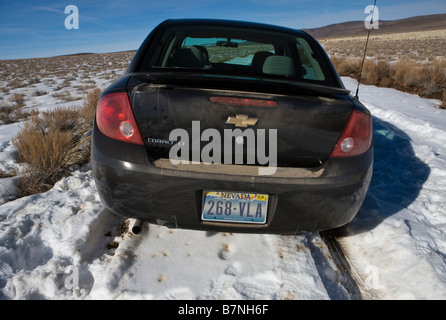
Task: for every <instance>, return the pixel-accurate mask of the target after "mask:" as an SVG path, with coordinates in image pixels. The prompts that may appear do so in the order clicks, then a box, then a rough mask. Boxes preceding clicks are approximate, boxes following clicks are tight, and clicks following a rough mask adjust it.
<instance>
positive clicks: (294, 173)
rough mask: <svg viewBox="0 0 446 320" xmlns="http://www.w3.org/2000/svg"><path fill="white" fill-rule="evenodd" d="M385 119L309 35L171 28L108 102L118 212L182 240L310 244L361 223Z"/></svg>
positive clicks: (109, 161) (103, 149)
mask: <svg viewBox="0 0 446 320" xmlns="http://www.w3.org/2000/svg"><path fill="white" fill-rule="evenodd" d="M372 140H373V138H372V117H371V114H370V112H369V111H368V110H367V109H366V108H365V107H364V106H363V105H362V104H361V103H360V102H359V101H358V100H357V99H356V98H355V97H353V96H352V95H351V94H350V92H349V91H347V90H346V89H345V87H344V85H343V83H342V81H341V79H340V78H339V76H338V74H337V72H336V70H335V69H334V67H333V65H332V64H331V62H330V59H329V58H328V57H327V55H326V54H325V52H324V50H323V49H322V48H321V46H320V45H319V44H318V43H317V41H316V40H315V39H313V38H312V37H311V36H310V35H308V34H307V33H305V32H303V31H299V30H294V29H289V28H284V27H279V26H271V25H266V24H259V23H251V22H241V21H229V20H208V19H185V20H167V21H165V22H163V23H161V24H160V25H159V26H157V27H156V28H155V29H154V30H153V31H152V32H151V33H150V34H149V35H148V37H147V38H146V39H145V41H144V42H143V44H142V45H141V47H140V48H139V50H138V51H137V53H136V55H135V56H134V58H133V60H132V62H131V63H130V65H129V67H128V69H127V70H126V72H125V74H124V76H122V77H121V78H120V79H118V80H117V81H115V82H114V83H112V84H111V85H110V86H109V87H108V88H107V89H106V90H105V91H104V92H103V94H102V96H101V98H100V100H99V103H98V106H97V113H96V120H95V125H94V131H93V144H92V166H93V174H94V178H95V182H96V186H97V190H98V192H99V195H100V197H101V199H102V202H103V203H104V205H105V207H106V208H107V209H108V210H110V211H112V212H114V213H116V214H119V215H122V216H125V217H130V218H135V219H138V220H141V221H146V222H149V223H155V224H160V225H164V226H167V227H169V228H187V229H197V230H211V231H225V232H252V233H276V234H296V233H302V232H313V231H321V230H326V229H332V228H336V227H339V226H342V225H345V224H347V223H348V222H350V221H351V220H352V219H353V218H354V217H355V215H356V214H357V212H358V210H359V208H360V207H361V205H362V203H363V200H364V198H365V195H366V193H367V190H368V187H369V184H370V180H371V176H372V167H373V141H372Z"/></svg>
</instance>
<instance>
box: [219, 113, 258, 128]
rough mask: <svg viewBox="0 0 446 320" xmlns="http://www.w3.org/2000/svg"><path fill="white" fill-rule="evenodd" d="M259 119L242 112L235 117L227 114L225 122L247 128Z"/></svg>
mask: <svg viewBox="0 0 446 320" xmlns="http://www.w3.org/2000/svg"><path fill="white" fill-rule="evenodd" d="M257 121H259V119H257V118H249V116H247V115H244V114H237V115H236V116H235V117H231V116H229V117H228V119H227V120H226V122H225V123H226V124H233V125H235V126H236V127H239V128H247V127H248V126H255V125H256V123H257Z"/></svg>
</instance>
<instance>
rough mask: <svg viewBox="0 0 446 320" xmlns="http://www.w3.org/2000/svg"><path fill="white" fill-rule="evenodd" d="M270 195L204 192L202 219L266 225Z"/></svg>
mask: <svg viewBox="0 0 446 320" xmlns="http://www.w3.org/2000/svg"><path fill="white" fill-rule="evenodd" d="M267 210H268V195H267V194H262V193H244V192H226V191H204V192H203V209H202V212H201V218H202V219H203V220H205V221H214V222H235V223H237V222H238V223H257V224H264V223H266V215H267Z"/></svg>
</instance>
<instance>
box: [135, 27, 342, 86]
mask: <svg viewBox="0 0 446 320" xmlns="http://www.w3.org/2000/svg"><path fill="white" fill-rule="evenodd" d="M158 39H159V41H158V43H157V44H156V45H155V46H154V47H156V50H155V52H154V51H153V50H149V51H150V58H148V59H146V60H145V65H144V66H142V67H143V69H144V70H141V71H149V70H166V71H189V72H190V71H193V72H198V73H209V74H225V75H236V76H254V77H261V78H277V79H281V80H293V81H296V80H297V81H308V82H313V83H318V84H325V85H334V84H335V82H334V81H333V79H332V78H331V77H330V73H329V72H328V70H327V66H326V65H325V60H324V58H323V55H322V54H321V52H319V50H320V48H319V47H316V46H312V45H311V44H310V43H309V42H308V41H307V40H306V39H304V38H302V37H298V36H296V35H291V34H282V33H278V32H267V31H263V30H262V31H256V30H251V29H243V30H241V29H236V28H231V27H218V28H217V27H209V28H204V27H187V28H183V29H180V28H178V29H177V28H170V29H168V30H167V31H166V32H165V33H164V34H163V35H162V37H161V38H158ZM152 49H153V48H152Z"/></svg>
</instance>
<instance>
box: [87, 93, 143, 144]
mask: <svg viewBox="0 0 446 320" xmlns="http://www.w3.org/2000/svg"><path fill="white" fill-rule="evenodd" d="M96 123H97V125H98V128H99V130H100V131H101V132H102V133H103V134H105V135H106V136H107V137H110V138H112V139H115V140H120V141H124V142H129V143H134V144H140V145H144V141H143V139H142V136H141V133H140V132H139V129H138V125H137V124H136V120H135V116H134V115H133V111H132V107H131V106H130V101H129V98H128V96H127V94H126V93H125V92H120V93H111V94H107V95H105V96H103V97H102V98H101V99H99V102H98V107H97V109H96Z"/></svg>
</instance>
